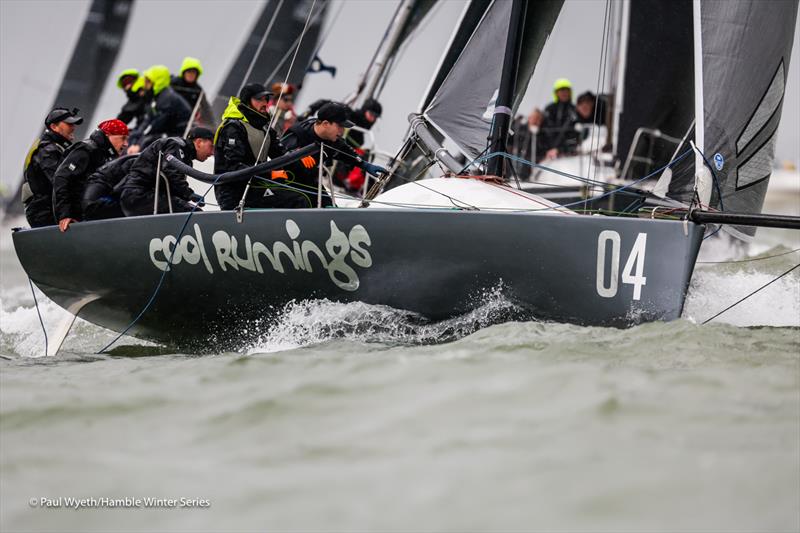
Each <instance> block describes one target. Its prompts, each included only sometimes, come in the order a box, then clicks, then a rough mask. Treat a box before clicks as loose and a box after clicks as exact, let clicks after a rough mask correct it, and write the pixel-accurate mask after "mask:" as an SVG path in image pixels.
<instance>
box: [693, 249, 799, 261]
mask: <svg viewBox="0 0 800 533" xmlns="http://www.w3.org/2000/svg"><path fill="white" fill-rule="evenodd" d="M795 252H800V248H796V249H794V250H789V251H788V252H783V253H782V254H775V255H768V256H767V257H754V258H752V259H742V260H739V261H697V264H701V263H702V264H705V265H723V264H729V263H751V262H753V261H764V260H765V259H774V258H775V257H783V256H784V255H789V254H793V253H795Z"/></svg>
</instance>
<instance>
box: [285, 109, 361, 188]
mask: <svg viewBox="0 0 800 533" xmlns="http://www.w3.org/2000/svg"><path fill="white" fill-rule="evenodd" d="M316 121H317V119H315V118H309V119H306V120H304V121H303V122H299V123H297V124H295V125H294V126H292V127H291V128H289V131H288V132H286V135H284V136H283V137H282V138H281V142H282V143H283V145H284V147H285V148H286V150H288V151H292V150H297V149H298V148H303V147H305V146H308V145H309V144H314V143H317V144H323V143H324V144H325V145H326V146H330V147H331V149H329V150H326V151H325V161H324V164H325V165H326V166H328V165H331V164H332V163H333V161H334V160H337V161H341V162H343V163H346V164H348V165H353V166H357V167H363V165H364V164H365V163H366V161H364V160H363V159H361V157H359V155H358V154H357V153H356V152H355V150H353V148H351V147H350V145H349V144H347V142H346V141H345V140H344V139H338V140H336V141H335V142H331V141H326V140H325V139H322V138H321V137H319V136H318V135H317V134H316V133H315V132H314V124H315V123H316ZM313 157H314V159H315V160H316V165H315V166H313V167H311V168H307V167H306V166H305V165H303V164H301V162H300V161H297V162H294V163H292V164H291V165H290V166H289V167H288V170H290V171H291V172H292V173H294V176H295V181H296V182H298V183H302V184H304V185H306V186H308V187H311V188H314V189H315V190H316V187H317V178H318V176H319V155H318V154H316V155H314V156H313Z"/></svg>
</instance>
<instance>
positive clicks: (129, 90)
mask: <svg viewBox="0 0 800 533" xmlns="http://www.w3.org/2000/svg"><path fill="white" fill-rule="evenodd" d="M117 87H119V88H120V89H122V90H123V91H124V92H125V96H126V97H127V98H128V101H127V102H125V105H123V106H122V109H121V110H120V112H119V115H117V118H118V119H119V120H121V121H122V122H124V123H125V124H128V125H130V124H131V122H133V121H134V120H135V121H136V122H135V125H134V126H133V127H135V126H139V125H141V123H142V121H143V120H144V116H145V113H146V112H147V103H148V97H147V92H146V91H145V89H144V78H142V77H141V76H139V71H138V70H136V69H135V68H129V69H125V70H123V71H122V73H121V74H120V75H119V77H117Z"/></svg>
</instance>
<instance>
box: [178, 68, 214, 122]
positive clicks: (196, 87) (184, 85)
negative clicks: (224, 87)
mask: <svg viewBox="0 0 800 533" xmlns="http://www.w3.org/2000/svg"><path fill="white" fill-rule="evenodd" d="M202 74H203V65H201V64H200V60H199V59H196V58H194V57H184V58H183V63H182V64H181V71H180V75H178V76H173V77H172V80H171V81H170V87H172V88H173V89H174V90H175V92H176V93H178V94H179V95H180V96H181V97H182V98H183V99H184V100H186V103H187V104H189V107H190V108H191V109H192V111H195V110H196V114H195V117H194V124H197V125H198V126H200V125H202V126H206V127H212V126H213V125H214V114H213V112H212V111H211V104H209V103H208V98H206V92H205V90H203V88H202V87H201V86H200V84H199V83H197V80H198V79H199V78H200V76H201V75H202ZM198 100H199V101H200V105H198V104H197V102H198Z"/></svg>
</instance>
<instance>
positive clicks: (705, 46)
mask: <svg viewBox="0 0 800 533" xmlns="http://www.w3.org/2000/svg"><path fill="white" fill-rule="evenodd" d="M699 8H700V9H699V11H700V13H699V14H700V20H699V22H700V27H699V29H700V32H701V43H700V48H699V52H700V55H701V57H702V86H701V87H702V108H701V109H702V113H700V112H699V111H698V118H697V144H698V148H699V149H700V150H701V151H702V152H703V154H704V155H705V159H706V160H707V161H708V163H709V164H710V166H711V167H712V173H713V175H714V178H715V181H716V183H715V184H714V186H713V189H712V190H713V195H712V200H711V203H712V205H713V206H715V207H717V208H718V209H722V210H725V211H735V212H744V213H758V212H760V211H761V208H762V206H763V203H764V197H765V195H766V192H767V184H768V182H769V177H770V174H771V172H772V164H773V160H774V155H775V139H776V136H777V130H778V124H779V122H780V117H781V109H782V107H783V97H784V90H785V86H786V74H787V72H788V70H789V59H790V57H791V53H792V40H793V36H794V30H795V20H796V18H797V1H796V0H771V1H769V2H762V1H756V0H739V1H736V2H729V1H719V0H704V1H703V2H702V3H701V4H700V6H699ZM696 11H697V10H696ZM696 14H697V13H696ZM701 117H702V119H701ZM738 230H739V231H741V232H743V233H745V234H746V235H753V234H754V233H755V229H754V228H738Z"/></svg>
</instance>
